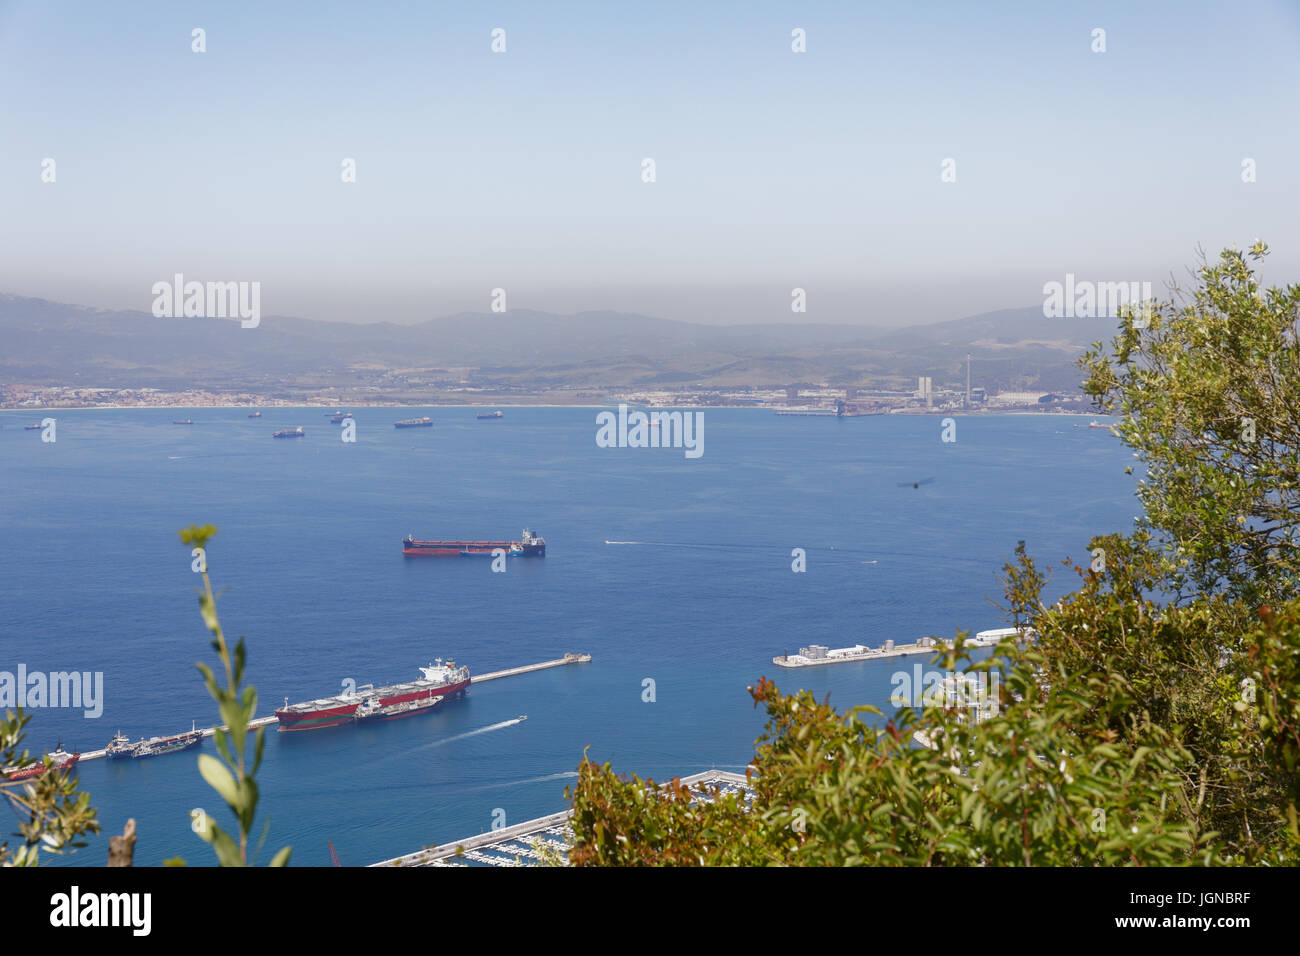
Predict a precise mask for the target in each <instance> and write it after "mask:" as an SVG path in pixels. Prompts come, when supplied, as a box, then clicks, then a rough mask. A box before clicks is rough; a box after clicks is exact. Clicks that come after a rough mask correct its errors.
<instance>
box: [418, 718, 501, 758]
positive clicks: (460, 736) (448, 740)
mask: <svg viewBox="0 0 1300 956" xmlns="http://www.w3.org/2000/svg"><path fill="white" fill-rule="evenodd" d="M523 722H524V721H523V718H521V717H515V718H514V719H512V720H503V721H501V722H500V723H499V724H491V725H489V726H487V727H480V728H479V729H478V730H467V731H465V733H463V734H453V735H452V736H450V737H443V738H442V739H441V740H435V741H433V742H432V743H427V744H425V745H424V746H423V747H416V748H415V749H416V750H417V751H419V750H428V749H429V748H430V747H439V746H441V745H442V744H449V743H451V742H453V741H456V740H464V739H465V738H466V737H477V736H478V735H479V734H486V733H488V732H489V731H493V730H501V729H503V728H505V727H513V726H514V725H515V724H522V723H523Z"/></svg>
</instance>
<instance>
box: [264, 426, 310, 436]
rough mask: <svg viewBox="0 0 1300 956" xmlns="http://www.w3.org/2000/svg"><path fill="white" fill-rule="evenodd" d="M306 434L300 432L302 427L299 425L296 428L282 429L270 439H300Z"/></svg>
mask: <svg viewBox="0 0 1300 956" xmlns="http://www.w3.org/2000/svg"><path fill="white" fill-rule="evenodd" d="M306 434H307V433H306V432H305V431H303V430H302V426H301V425H299V426H298V427H297V428H282V429H280V431H278V432H276V433H275V434H274V435H272V436H271V437H272V438H302V437H303V436H304V435H306Z"/></svg>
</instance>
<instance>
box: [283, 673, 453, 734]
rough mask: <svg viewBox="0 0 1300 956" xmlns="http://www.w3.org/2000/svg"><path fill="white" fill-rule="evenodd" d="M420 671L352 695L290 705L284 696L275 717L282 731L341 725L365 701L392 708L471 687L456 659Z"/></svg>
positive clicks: (370, 686)
mask: <svg viewBox="0 0 1300 956" xmlns="http://www.w3.org/2000/svg"><path fill="white" fill-rule="evenodd" d="M420 672H421V673H422V674H423V675H424V676H423V677H422V678H421V679H420V680H414V681H411V682H409V683H406V684H392V685H390V686H388V687H375V686H374V685H373V684H363V685H362V686H360V687H358V688H357V689H356V690H355V691H353V692H352V693H350V694H340V695H338V696H337V697H322V698H321V699H320V700H309V701H305V702H303V703H301V704H292V705H291V704H290V703H289V700H288V698H285V702H284V703H285V706H284V709H282V710H277V711H276V712H275V716H276V719H277V720H279V721H280V730H281V731H291V730H320V729H321V728H324V727H338V726H339V725H341V724H346V723H350V722H351V721H352V720H354V719H355V718H356V715H357V708H358V707H360V706H361V704H362V703H363V702H368V701H378V706H379V707H382V708H389V707H394V706H395V705H399V704H408V703H412V702H416V701H419V702H428V701H429V700H430V699H431V698H433V697H438V698H439V699H442V698H446V697H450V696H451V695H453V694H463V693H464V692H465V688H467V687H468V686H469V668H468V667H457V666H456V662H455V661H451V660H449V661H447V662H446V663H445V664H444V663H443V661H442V658H441V657H439V658H437V659H436V661H435V663H433V664H430V665H429V666H428V667H421V668H420ZM420 709H423V708H420Z"/></svg>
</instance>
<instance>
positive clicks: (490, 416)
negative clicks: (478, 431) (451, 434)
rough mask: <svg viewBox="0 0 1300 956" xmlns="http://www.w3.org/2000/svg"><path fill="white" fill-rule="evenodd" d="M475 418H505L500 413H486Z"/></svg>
mask: <svg viewBox="0 0 1300 956" xmlns="http://www.w3.org/2000/svg"><path fill="white" fill-rule="evenodd" d="M474 417H475V418H503V417H504V416H503V415H502V414H501V413H500V412H484V413H483V414H481V415H475V416H474Z"/></svg>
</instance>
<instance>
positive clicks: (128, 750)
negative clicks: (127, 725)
mask: <svg viewBox="0 0 1300 956" xmlns="http://www.w3.org/2000/svg"><path fill="white" fill-rule="evenodd" d="M138 746H140V745H139V744H133V743H131V741H130V740H129V739H128V738H127V736H126V735H125V734H124V733H122V731H120V730H119V731H118V732H117V736H115V737H114V738H113V739H112V740H110V741H109V742H108V746H107V747H105V748H104V756H105V757H107V758H108V759H109V760H123V759H125V758H127V757H134V756H135V750H136V747H138Z"/></svg>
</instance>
